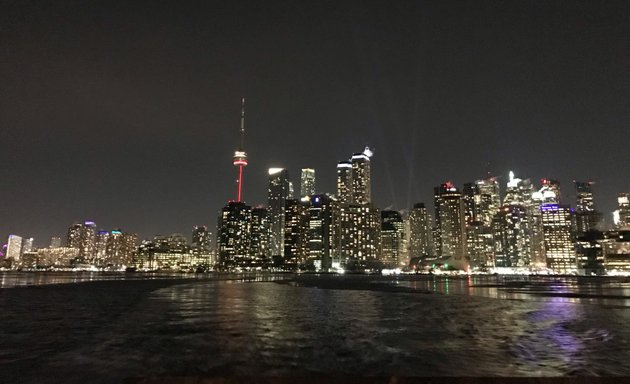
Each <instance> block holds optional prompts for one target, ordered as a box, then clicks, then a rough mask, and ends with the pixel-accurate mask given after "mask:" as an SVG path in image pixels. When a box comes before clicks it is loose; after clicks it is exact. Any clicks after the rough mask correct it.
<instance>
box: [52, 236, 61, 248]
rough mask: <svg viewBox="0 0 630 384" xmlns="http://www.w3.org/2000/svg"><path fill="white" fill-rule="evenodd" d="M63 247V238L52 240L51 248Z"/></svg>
mask: <svg viewBox="0 0 630 384" xmlns="http://www.w3.org/2000/svg"><path fill="white" fill-rule="evenodd" d="M59 247H61V237H58V236H53V237H52V238H51V239H50V248H59Z"/></svg>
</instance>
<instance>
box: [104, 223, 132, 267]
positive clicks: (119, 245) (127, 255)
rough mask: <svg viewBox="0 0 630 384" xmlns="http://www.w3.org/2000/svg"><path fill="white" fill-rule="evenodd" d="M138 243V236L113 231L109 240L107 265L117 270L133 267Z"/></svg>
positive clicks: (116, 230)
mask: <svg viewBox="0 0 630 384" xmlns="http://www.w3.org/2000/svg"><path fill="white" fill-rule="evenodd" d="M137 242H138V235H136V234H131V233H124V232H122V231H121V230H120V229H113V230H112V231H111V232H110V236H109V238H108V240H107V252H106V255H107V256H106V259H105V265H108V266H112V267H115V268H122V267H128V266H131V265H132V264H133V255H134V252H135V250H136V243H137Z"/></svg>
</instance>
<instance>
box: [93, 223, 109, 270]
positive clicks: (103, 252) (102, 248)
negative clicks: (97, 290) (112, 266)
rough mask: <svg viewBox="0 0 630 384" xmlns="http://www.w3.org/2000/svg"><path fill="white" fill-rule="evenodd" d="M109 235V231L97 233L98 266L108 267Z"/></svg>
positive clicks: (96, 262) (96, 261)
mask: <svg viewBox="0 0 630 384" xmlns="http://www.w3.org/2000/svg"><path fill="white" fill-rule="evenodd" d="M109 235H110V234H109V231H98V232H97V233H96V260H95V264H96V265H106V260H107V242H108V241H109Z"/></svg>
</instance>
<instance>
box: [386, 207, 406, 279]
mask: <svg viewBox="0 0 630 384" xmlns="http://www.w3.org/2000/svg"><path fill="white" fill-rule="evenodd" d="M405 246H406V244H405V228H404V222H403V218H402V215H401V214H400V212H398V211H391V210H386V211H381V252H380V260H381V261H382V262H383V263H385V265H387V266H389V267H398V266H399V263H401V262H402V263H403V264H407V261H406V260H403V259H402V257H403V254H404V250H405Z"/></svg>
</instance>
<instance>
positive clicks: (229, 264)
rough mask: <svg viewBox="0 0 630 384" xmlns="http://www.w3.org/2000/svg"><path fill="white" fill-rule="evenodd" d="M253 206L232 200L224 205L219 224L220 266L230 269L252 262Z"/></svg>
mask: <svg viewBox="0 0 630 384" xmlns="http://www.w3.org/2000/svg"><path fill="white" fill-rule="evenodd" d="M251 221H252V208H251V207H250V206H248V205H245V203H242V202H237V201H231V202H229V203H228V205H226V206H225V207H223V209H222V210H221V215H220V216H219V223H218V225H217V228H218V233H217V243H218V244H217V245H218V246H217V248H218V252H219V268H221V269H223V270H230V269H233V268H236V267H243V266H247V265H249V264H250V262H251V256H250V245H251V237H250V233H251V232H250V231H251Z"/></svg>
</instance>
